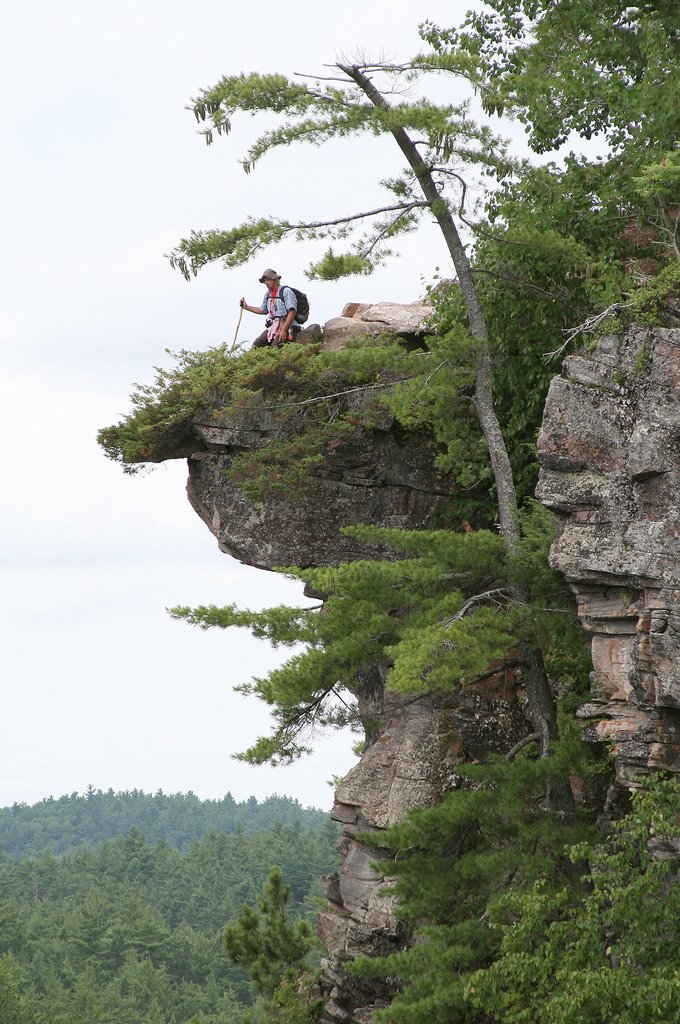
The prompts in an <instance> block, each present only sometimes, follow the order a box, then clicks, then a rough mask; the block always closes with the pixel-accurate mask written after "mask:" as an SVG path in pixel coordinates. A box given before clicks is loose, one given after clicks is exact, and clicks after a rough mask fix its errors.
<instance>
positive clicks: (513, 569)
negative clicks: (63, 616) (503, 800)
mask: <svg viewBox="0 0 680 1024" xmlns="http://www.w3.org/2000/svg"><path fill="white" fill-rule="evenodd" d="M522 523H523V530H524V535H523V539H522V540H521V542H520V544H519V546H518V549H517V552H516V554H515V555H514V556H513V557H512V558H511V559H508V556H507V552H506V549H505V545H504V544H503V541H502V539H501V538H500V537H499V536H498V534H497V533H495V532H492V531H489V530H479V531H472V532H461V533H457V532H455V531H453V530H397V529H384V528H382V529H381V528H377V527H352V528H351V529H349V530H348V532H349V533H350V534H351V535H352V536H353V537H355V538H357V539H358V540H360V541H365V542H367V543H371V544H379V545H382V546H383V547H384V548H386V549H387V550H391V551H392V552H394V553H395V554H398V555H399V556H400V557H398V558H397V559H396V560H395V561H386V560H384V559H366V560H364V561H356V562H351V563H346V564H342V565H339V566H337V567H324V568H319V569H290V570H286V571H287V573H288V574H289V575H290V576H292V577H293V578H295V579H299V580H301V581H302V582H303V583H305V585H306V586H307V588H309V590H310V591H311V592H313V593H318V594H323V595H324V603H323V608H322V609H321V608H320V607H319V606H317V607H314V608H307V609H300V608H290V607H279V608H273V609H269V610H266V611H263V612H250V611H243V610H239V609H237V608H236V607H235V606H233V605H231V606H228V607H224V608H216V607H214V606H208V607H198V608H193V609H190V608H175V609H173V610H172V614H173V616H174V617H175V618H180V619H184V620H186V621H188V622H190V623H192V624H193V625H198V626H200V627H201V628H204V629H205V628H211V627H218V628H222V629H226V628H229V627H232V626H238V627H242V628H247V629H249V630H251V631H252V633H253V634H254V635H255V636H257V637H259V638H264V639H267V640H269V642H270V643H272V644H273V645H274V646H284V647H296V646H297V645H303V649H302V650H297V651H296V652H295V653H294V654H293V656H292V657H291V658H290V659H289V660H288V661H287V662H286V663H285V664H284V665H282V666H281V667H279V668H276V669H274V670H273V671H272V672H270V673H269V675H268V676H266V677H265V678H263V679H254V680H253V681H252V682H251V683H248V684H246V685H244V686H240V687H238V688H237V689H239V690H240V691H241V692H245V693H249V694H253V695H255V696H257V697H258V698H259V699H260V700H262V701H264V702H265V703H266V704H267V705H269V707H270V708H271V711H272V716H273V719H274V722H275V729H274V733H273V734H272V735H271V736H270V737H265V738H262V739H261V740H259V741H258V743H257V744H256V745H255V746H254V747H251V748H250V749H249V750H247V751H245V753H244V754H243V755H241V756H242V757H244V758H245V759H246V760H249V761H252V762H253V763H256V764H259V763H262V762H263V761H272V762H274V763H276V762H278V761H280V760H283V761H290V760H292V759H294V758H296V757H298V756H300V755H301V754H303V753H305V752H306V751H307V749H308V747H307V745H306V743H305V739H306V737H307V736H309V735H310V734H315V733H319V732H320V731H321V730H323V729H324V728H328V727H338V726H341V725H345V724H348V723H349V724H354V725H356V724H358V723H359V722H363V723H364V725H366V726H368V727H369V729H371V730H372V728H373V723H372V722H371V721H370V719H371V716H372V715H373V714H374V713H375V704H374V700H373V699H372V698H373V696H374V695H375V693H376V692H381V691H382V686H383V682H382V679H383V676H384V675H387V673H388V672H389V675H388V676H387V685H388V686H389V687H390V688H391V689H394V690H398V691H401V692H404V693H422V692H426V691H431V690H441V689H448V688H451V687H459V686H461V685H464V684H465V683H470V682H472V681H474V680H475V679H476V678H477V677H479V676H482V675H483V674H484V673H485V671H486V669H487V667H488V665H489V663H490V662H492V661H494V660H496V659H498V658H502V657H504V656H506V655H508V654H509V652H510V651H512V650H513V649H514V648H516V647H517V645H518V644H521V643H524V642H526V643H528V644H529V645H530V646H532V647H536V646H542V648H543V649H544V650H545V652H546V658H547V660H548V661H549V663H550V664H551V665H552V667H553V669H554V670H555V671H556V672H557V673H558V674H559V677H560V678H561V679H562V680H563V682H564V685H567V682H565V681H568V682H569V683H571V682H574V681H578V680H581V679H583V678H585V677H586V676H587V648H586V642H585V638H584V634H583V633H582V631H581V630H580V628H579V626H578V624H577V622H576V620H575V617H574V615H573V612H572V601H571V597H570V595H569V594H568V592H567V590H566V588H565V586H564V584H563V583H562V582H561V581H560V580H559V579H558V578H557V576H556V575H555V574H554V573H552V572H551V571H550V569H549V568H548V565H547V548H548V545H549V544H550V541H551V538H552V526H551V521H550V517H549V515H548V513H547V512H546V511H545V510H544V509H542V508H541V507H540V506H539V505H537V504H536V503H533V504H531V505H530V506H529V507H528V508H527V510H526V511H525V513H524V514H523V516H522ZM520 577H521V578H522V579H523V580H525V581H526V585H527V590H528V603H526V604H521V605H520V604H515V603H513V601H512V600H511V598H510V584H511V583H512V582H513V581H514V580H516V579H518V578H520ZM556 681H557V680H556Z"/></svg>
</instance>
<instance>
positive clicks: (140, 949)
mask: <svg viewBox="0 0 680 1024" xmlns="http://www.w3.org/2000/svg"><path fill="white" fill-rule="evenodd" d="M336 836H337V830H336V829H335V827H334V826H333V825H332V823H330V822H329V821H328V819H326V824H325V826H324V828H323V829H321V830H308V829H303V828H301V827H299V825H298V826H293V827H284V826H281V825H277V826H274V827H270V828H268V829H267V830H266V831H262V832H259V833H256V834H252V835H245V834H240V835H220V834H218V833H212V834H209V835H205V836H204V837H203V838H202V839H200V840H199V841H197V842H194V843H193V844H192V846H191V847H190V849H189V850H188V851H187V852H185V853H180V852H179V851H177V850H175V849H173V848H172V847H171V846H170V845H169V844H168V843H167V842H164V841H162V840H161V841H159V842H157V843H155V844H151V843H149V842H147V840H146V839H145V838H144V837H143V836H142V835H141V833H140V832H139V831H135V830H133V831H132V832H131V833H130V834H129V835H128V836H126V837H121V838H118V839H115V840H107V841H106V842H104V843H103V844H102V845H101V847H100V848H99V849H97V850H93V849H90V848H88V847H81V848H80V849H78V850H77V851H76V852H74V853H72V854H68V855H66V856H64V857H61V858H57V857H55V856H54V855H53V854H51V853H49V852H48V853H45V854H43V855H42V856H40V857H38V858H37V859H28V860H22V861H21V862H20V863H18V864H17V863H13V862H10V861H7V860H4V861H0V1020H2V1024H74V1022H76V1024H80V1022H82V1024H92V1022H93V1021H101V1022H102V1024H104V1022H109V1021H111V1022H115V1024H119V1022H120V1024H127V1022H130V1024H188V1022H189V1021H194V1022H200V1024H236V1022H237V1021H241V1020H242V1017H243V1012H244V1009H245V1007H246V1006H247V1005H249V1004H251V1003H252V994H251V991H250V986H249V984H248V981H247V979H246V977H245V975H244V972H243V971H242V970H239V969H238V968H237V967H235V966H234V965H232V964H231V963H230V961H229V960H228V958H227V956H226V953H225V950H224V943H223V928H224V923H225V921H229V920H237V919H238V915H239V913H240V909H241V906H242V904H243V903H244V901H245V902H251V901H254V900H256V899H257V896H258V893H259V892H260V890H261V888H262V886H263V885H265V884H266V881H267V878H268V875H269V871H270V866H271V862H272V860H275V861H276V862H277V863H278V864H280V865H281V867H282V870H284V871H285V872H286V875H287V877H288V878H289V887H288V895H289V899H288V908H287V910H288V914H289V915H290V919H291V920H290V922H289V923H290V927H291V928H292V929H293V930H294V931H296V932H299V933H300V934H301V935H302V934H304V933H306V932H307V930H308V927H309V926H308V924H307V923H306V919H307V918H308V917H309V916H310V915H311V909H310V901H311V893H312V892H316V889H317V882H318V878H319V876H320V875H322V874H324V873H327V872H329V871H330V870H332V869H333V868H334V867H335V865H336V862H337V854H336V852H335V840H336ZM282 998H283V997H282ZM291 1013H292V1010H291ZM294 1020H295V1018H294V1017H291V1024H293V1021H294ZM296 1024H306V1021H304V1018H301V1019H300V1021H299V1022H296Z"/></svg>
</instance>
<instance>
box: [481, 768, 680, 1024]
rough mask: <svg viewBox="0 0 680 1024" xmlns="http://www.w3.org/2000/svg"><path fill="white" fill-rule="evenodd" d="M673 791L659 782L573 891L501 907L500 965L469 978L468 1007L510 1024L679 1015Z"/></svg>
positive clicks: (591, 853)
mask: <svg viewBox="0 0 680 1024" xmlns="http://www.w3.org/2000/svg"><path fill="white" fill-rule="evenodd" d="M679 814H680V792H679V790H678V783H677V780H675V779H669V780H662V779H657V780H656V781H655V782H653V783H652V784H651V785H649V786H648V787H646V789H645V790H644V791H640V792H638V793H634V794H633V809H632V811H631V813H630V814H629V815H627V816H626V817H625V818H624V819H623V820H622V821H620V822H619V823H617V824H616V825H615V827H614V829H613V832H612V834H611V835H610V836H609V838H608V839H607V840H606V841H605V842H604V843H602V844H601V845H599V846H598V847H596V848H595V849H592V848H586V847H584V846H583V844H578V845H576V846H574V847H572V848H571V850H570V851H569V854H570V857H571V859H572V860H573V861H574V863H576V864H581V865H583V864H584V862H586V861H587V862H588V865H589V866H588V871H587V872H586V873H585V874H584V875H583V876H582V878H581V880H580V884H579V885H578V886H573V885H569V886H562V887H557V888H555V887H550V886H548V885H546V883H545V882H544V881H541V882H539V883H537V884H536V885H535V886H534V887H533V888H531V889H530V890H529V891H528V892H524V893H518V892H516V891H512V892H510V893H509V894H508V895H507V896H506V897H505V899H504V900H501V903H500V907H499V914H498V917H497V920H496V923H495V925H494V927H495V930H496V932H497V935H498V937H499V939H500V953H499V957H498V960H497V961H496V962H495V963H494V964H492V965H491V966H489V967H487V968H486V969H484V970H481V971H479V972H478V973H477V974H474V975H473V976H472V977H471V979H470V981H469V986H468V991H469V994H470V996H471V998H472V999H473V1001H474V1003H475V1005H476V1006H477V1007H479V1008H483V1010H484V1011H485V1012H487V1013H490V1014H491V1015H492V1017H493V1018H494V1019H498V1020H502V1021H503V1022H507V1024H533V1022H534V1021H536V1020H538V1019H540V1020H541V1021H542V1022H544V1024H574V1022H576V1021H578V1022H579V1024H601V1022H606V1024H630V1022H631V1021H645V1022H646V1024H668V1022H669V1021H672V1020H677V1019H678V1015H679V1014H680V970H679V968H678V960H677V948H678V941H679V940H680V886H678V880H677V872H678V853H677V851H678V843H679V841H680V826H679V825H678V821H679Z"/></svg>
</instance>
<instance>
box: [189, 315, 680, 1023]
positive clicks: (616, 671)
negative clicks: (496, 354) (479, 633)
mask: <svg viewBox="0 0 680 1024" xmlns="http://www.w3.org/2000/svg"><path fill="white" fill-rule="evenodd" d="M428 314H429V309H428V307H427V305H426V304H424V303H415V304H412V305H410V306H399V305H396V304H393V303H380V304H378V305H376V306H360V305H356V304H355V305H351V306H348V307H346V308H345V310H343V315H342V316H340V317H337V318H335V319H334V320H332V321H330V322H329V323H328V324H327V325H326V327H325V330H324V341H323V344H324V345H325V346H326V347H328V348H339V347H342V346H343V345H344V344H345V343H346V341H347V339H348V338H354V337H356V336H361V335H369V336H371V335H376V334H382V333H384V332H386V331H387V332H389V333H392V334H393V335H397V336H398V337H400V338H402V340H403V342H404V344H405V345H407V346H409V347H414V346H418V345H420V344H422V339H423V335H424V333H425V332H426V331H427V316H428ZM318 336H319V330H318V329H316V330H311V331H310V332H309V333H308V334H307V335H306V336H302V337H301V338H300V340H301V341H302V342H304V341H305V340H306V339H313V340H316V338H318ZM678 384H680V331H678V330H663V329H654V330H632V331H630V332H629V333H628V334H626V335H625V336H623V337H609V338H603V339H601V340H600V341H599V343H598V344H597V346H596V347H595V348H594V349H593V351H592V352H590V353H588V354H581V355H578V356H572V357H570V358H569V359H568V360H567V361H566V362H565V365H564V371H563V373H562V375H561V376H559V377H556V378H555V380H554V381H553V384H552V387H551V390H550V394H549V398H548V402H547V406H546V411H545V419H544V424H543V429H542V431H541V436H540V442H539V447H540V459H541V465H542V472H541V482H540V490H539V495H540V497H541V499H542V500H543V501H544V503H545V504H546V505H547V506H548V507H549V508H551V509H552V510H553V511H554V513H555V516H556V520H557V525H558V531H557V540H556V542H555V545H554V547H553V550H552V560H553V564H554V566H555V567H556V568H557V569H559V570H560V571H561V572H562V573H564V575H565V576H566V577H567V579H568V580H569V582H570V583H571V585H572V587H573V589H574V591H575V593H576V596H577V600H578V606H579V612H580V615H581V618H582V621H583V624H584V626H585V628H586V629H588V630H590V631H591V632H592V634H593V642H592V646H593V676H592V680H593V696H592V700H591V701H590V702H589V703H588V704H586V705H585V706H584V707H583V708H582V709H581V711H580V717H581V718H582V720H583V722H584V726H585V731H584V735H585V737H586V738H587V739H591V740H594V741H598V742H599V741H606V742H608V743H610V744H612V746H613V751H614V756H615V761H616V773H617V783H616V786H615V787H613V789H612V793H611V794H610V797H611V801H612V802H614V801H615V799H616V798H617V796H620V795H621V794H622V793H624V792H625V790H626V789H627V788H628V787H630V786H632V785H635V784H636V782H635V779H636V777H637V776H638V775H639V774H640V773H641V772H642V773H644V772H646V771H650V770H652V769H655V768H659V767H667V768H671V769H673V770H680V746H679V744H680V734H679V732H678V729H679V727H680V687H679V686H678V670H677V668H676V664H677V661H678V653H679V651H678V645H679V643H680V610H679V609H678V604H677V593H678V582H679V577H680V563H679V561H678V553H679V552H680V473H679V469H678V439H679V437H680V413H679V412H678V406H677V403H676V401H675V393H676V388H677V386H678ZM279 429H280V426H279V424H277V423H276V422H274V421H273V420H272V423H271V424H269V423H268V422H267V418H266V416H264V417H259V418H258V420H257V422H256V423H254V422H251V421H250V420H248V418H247V417H246V418H239V416H238V414H234V415H233V416H230V418H228V419H226V420H225V417H224V415H223V412H222V411H218V410H216V412H215V415H214V416H211V414H210V412H205V411H204V412H203V414H202V415H201V418H200V422H198V421H197V422H194V423H193V425H192V435H191V436H192V438H193V440H192V441H191V445H192V448H191V455H190V458H189V482H188V494H189V499H190V501H191V503H192V505H193V507H194V508H195V509H196V511H197V512H198V514H199V515H200V517H201V518H202V519H203V521H204V522H205V523H206V525H207V526H208V528H209V529H210V530H211V531H212V533H213V534H214V535H215V537H216V538H217V540H218V543H219V545H220V547H221V549H222V550H224V551H226V552H229V553H230V554H232V555H234V556H235V557H237V558H239V559H240V560H242V561H244V562H246V563H248V564H251V565H255V566H259V567H262V568H265V569H266V568H273V567H274V566H279V565H290V564H297V565H303V566H310V565H324V564H332V563H336V562H339V561H342V560H347V559H351V558H354V557H365V556H366V549H365V547H361V548H358V547H356V542H355V541H353V540H351V539H349V538H346V537H345V536H344V535H343V534H342V533H341V532H340V529H341V527H342V526H343V525H346V524H351V523H357V522H364V523H374V524H377V525H385V526H400V527H406V528H413V527H422V526H427V525H430V524H432V523H433V522H434V521H436V517H437V515H438V514H440V513H441V512H442V511H444V512H445V511H446V510H447V509H452V508H453V507H455V502H456V489H455V487H454V485H453V484H452V482H451V480H450V479H449V478H447V477H446V476H445V475H442V474H440V473H437V472H436V471H434V470H433V469H432V468H431V466H432V445H431V441H430V439H429V438H427V437H426V436H423V435H417V434H412V435H407V436H404V434H403V432H395V431H394V430H393V429H392V423H391V422H390V420H389V417H387V418H386V419H385V421H384V422H382V423H375V424H373V425H372V427H371V429H362V430H361V431H359V432H358V433H357V434H354V435H353V436H352V437H351V438H345V439H343V440H340V441H339V442H338V444H337V445H335V446H333V448H332V450H330V451H328V452H327V453H326V455H325V457H324V460H323V462H322V463H321V464H320V465H317V466H316V467H315V468H314V470H313V480H312V486H310V487H306V488H305V494H304V496H303V497H302V498H300V496H299V495H296V500H295V501H293V500H291V497H290V496H289V495H286V494H285V493H283V494H280V495H279V496H277V497H274V498H272V497H271V496H269V497H268V498H266V499H262V500H258V499H257V498H253V497H248V496H247V495H246V494H245V493H244V491H243V490H242V489H241V488H240V487H239V486H238V483H237V482H236V481H234V479H233V473H230V472H228V471H229V470H230V467H231V466H232V463H233V461H234V459H235V458H237V457H238V455H239V454H240V453H242V452H244V451H252V450H255V449H260V448H262V447H265V448H266V446H267V445H269V444H270V443H271V442H272V440H273V439H274V438H275V436H276V432H277V431H278V430H279ZM183 445H185V446H186V441H185V442H183ZM185 453H186V447H183V449H182V452H181V454H185ZM178 454H180V452H179V451H178V452H177V453H176V455H178ZM374 674H375V680H374V682H375V686H374V692H372V701H373V705H372V707H371V714H372V717H373V718H374V719H376V720H377V721H378V722H379V723H380V725H379V727H378V728H377V729H376V731H375V733H374V734H373V735H371V736H370V737H369V743H368V745H367V748H366V750H365V753H364V754H363V756H362V758H361V761H360V763H359V764H358V765H357V766H356V768H354V769H353V770H352V771H351V772H350V773H349V774H348V775H347V777H346V778H345V779H344V780H343V781H342V782H341V784H340V785H339V786H338V789H337V792H336V797H335V806H334V809H333V816H334V817H335V819H336V820H338V821H339V822H340V823H341V825H342V837H341V842H340V849H341V853H342V865H341V868H340V871H339V873H338V875H337V876H334V877H332V878H331V879H329V880H328V883H327V896H328V909H327V910H325V911H324V912H323V913H322V914H321V915H320V921H319V929H320V933H321V936H322V938H323V940H324V942H325V944H326V947H327V949H328V956H327V958H326V960H325V963H324V981H323V995H324V1000H325V1002H324V1006H325V1009H324V1012H323V1017H322V1020H323V1021H324V1022H325V1024H341V1022H356V1024H359V1022H366V1021H369V1020H370V1019H371V1014H372V1011H373V1010H374V1009H375V1008H376V1007H380V1006H385V1005H387V1004H388V1003H389V1000H390V998H391V996H392V991H391V988H390V982H389V980H386V981H385V982H384V983H383V984H369V983H364V982H360V981H358V980H357V979H354V978H353V979H349V978H348V977H347V975H346V973H345V970H344V964H345V963H346V961H347V960H348V959H350V958H352V957H353V956H355V955H357V954H361V953H379V954H380V953H387V952H390V951H393V950H395V949H399V948H402V947H403V946H404V944H406V943H408V941H409V935H408V933H407V931H406V930H405V927H404V925H403V923H402V922H400V920H399V918H398V917H397V915H396V913H395V906H394V900H393V899H392V897H391V896H390V883H389V879H384V878H382V877H381V876H379V875H378V874H377V873H376V871H375V866H374V865H375V859H376V858H375V854H374V853H373V852H372V851H371V850H370V849H369V847H368V846H367V845H366V844H365V843H364V842H362V839H361V834H362V833H365V832H373V833H374V834H375V833H378V834H379V833H380V831H381V830H383V829H385V828H387V827H388V826H389V825H391V824H392V823H394V822H396V821H398V820H400V819H401V818H402V817H403V815H404V814H405V813H406V812H407V811H408V810H410V809H411V808H415V807H423V806H428V805H430V804H432V803H434V802H436V801H437V800H438V799H439V798H440V797H441V794H442V793H443V792H445V791H446V790H449V789H452V788H455V787H456V786H457V785H458V777H457V775H456V768H457V766H458V765H460V764H461V762H463V761H466V760H483V759H485V758H486V757H487V756H488V755H489V753H491V752H505V751H507V750H509V749H510V748H511V747H512V746H513V745H514V744H516V743H517V742H518V741H519V740H520V739H521V738H522V737H524V736H525V735H526V734H527V733H528V732H531V727H530V726H529V725H528V723H527V720H526V718H525V715H524V712H523V708H522V703H521V698H520V696H519V695H518V687H517V680H516V678H515V676H514V675H513V672H512V670H505V671H499V672H497V673H495V674H492V675H490V676H489V678H488V679H487V680H485V681H484V683H483V684H480V685H477V686H475V687H468V688H466V689H464V690H462V691H461V692H458V693H450V694H448V695H446V696H441V695H440V696H437V697H433V696H422V697H419V698H417V699H413V698H411V699H408V700H407V699H405V698H401V697H396V696H395V695H393V694H389V693H385V691H384V687H383V675H382V670H381V666H375V673H374Z"/></svg>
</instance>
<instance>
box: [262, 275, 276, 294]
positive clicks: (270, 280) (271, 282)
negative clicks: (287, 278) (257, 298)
mask: <svg viewBox="0 0 680 1024" xmlns="http://www.w3.org/2000/svg"><path fill="white" fill-rule="evenodd" d="M264 283H265V284H266V286H267V288H268V289H269V291H270V292H273V291H274V289H275V288H276V286H277V284H278V281H277V280H276V278H275V277H265V279H264Z"/></svg>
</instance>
